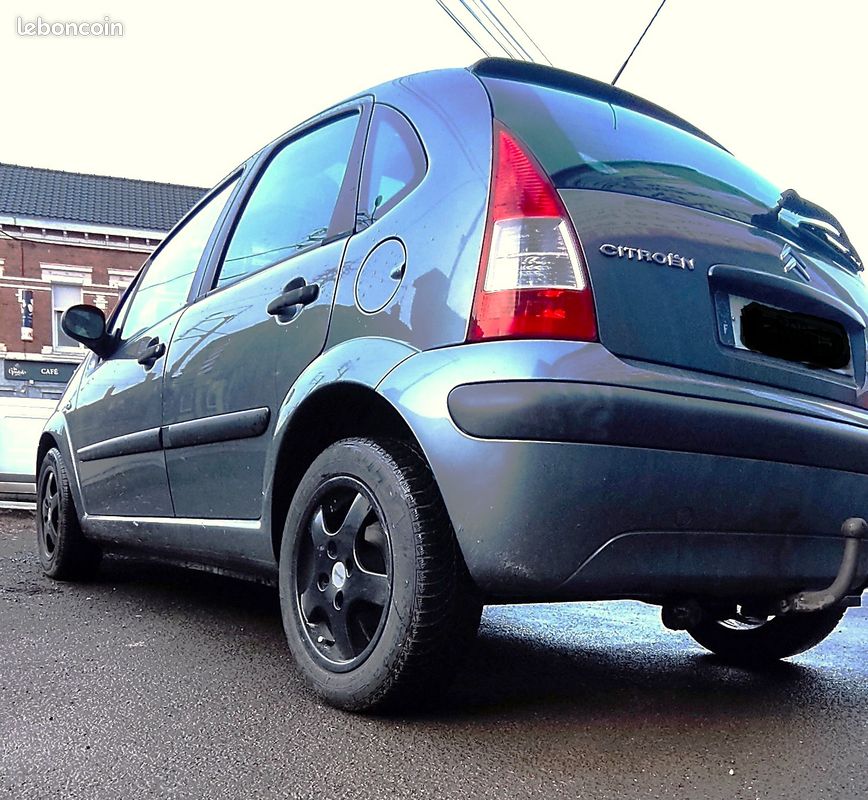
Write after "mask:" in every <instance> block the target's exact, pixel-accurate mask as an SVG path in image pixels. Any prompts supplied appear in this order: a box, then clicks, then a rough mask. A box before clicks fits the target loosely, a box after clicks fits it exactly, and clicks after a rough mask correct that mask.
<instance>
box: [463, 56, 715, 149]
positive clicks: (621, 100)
mask: <svg viewBox="0 0 868 800" xmlns="http://www.w3.org/2000/svg"><path fill="white" fill-rule="evenodd" d="M470 71H471V72H472V73H473V74H474V75H478V76H479V77H486V78H505V79H507V80H513V81H521V82H522V83H535V84H539V85H540V86H548V87H550V88H552V89H563V90H565V91H568V92H575V93H577V94H583V95H586V96H588V97H594V98H596V99H598V100H604V101H605V102H607V103H614V104H615V105H619V106H621V107H622V108H627V109H630V110H631V111H636V112H638V113H639V114H644V115H645V116H648V117H652V118H653V119H657V120H660V122H665V123H667V124H668V125H672V126H674V127H676V128H680V129H681V130H683V131H687V133H691V134H693V135H694V136H698V137H699V138H700V139H704V140H705V141H706V142H710V143H711V144H713V145H714V146H715V147H719V148H720V149H721V150H726V148H725V147H724V146H723V145H722V144H720V142H717V141H715V140H714V139H712V138H711V137H710V136H709V135H708V134H707V133H705V132H704V131H701V130H700V129H699V128H697V127H696V126H695V125H691V124H690V123H689V122H687V120H684V119H682V118H681V117H679V116H678V115H677V114H673V113H672V112H671V111H667V110H666V109H665V108H662V107H661V106H658V105H656V104H655V103H652V102H650V101H648V100H645V99H643V98H641V97H639V96H638V95H635V94H631V93H630V92H625V91H624V90H623V89H618V88H617V87H615V86H612V85H611V84H609V83H603V82H602V81H597V80H594V79H593V78H586V77H585V76H584V75H576V74H575V73H574V72H567V71H566V70H563V69H557V68H555V67H547V66H544V65H543V64H534V63H533V62H530V61H517V60H515V59H511V58H483V59H481V60H479V61H477V62H476V63H475V64H473V66H471V67H470ZM727 152H729V151H728V150H727Z"/></svg>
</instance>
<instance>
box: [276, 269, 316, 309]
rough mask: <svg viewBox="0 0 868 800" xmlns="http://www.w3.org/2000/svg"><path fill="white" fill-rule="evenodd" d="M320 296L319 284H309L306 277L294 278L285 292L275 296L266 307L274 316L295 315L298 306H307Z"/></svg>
mask: <svg viewBox="0 0 868 800" xmlns="http://www.w3.org/2000/svg"><path fill="white" fill-rule="evenodd" d="M317 297H319V285H318V284H316V283H310V284H308V283H307V282H306V281H305V279H304V278H301V277H299V278H293V279H292V280H291V281H290V282H289V283H288V284H286V286H284V287H283V292H282V293H281V294H279V295H278V296H277V297H275V298H274V299H273V300H272V301H271V302H270V303H269V304H268V306H267V308H266V309H265V310H266V312H267V313H268V314H270V315H271V316H272V317H284V318H285V317H287V316H288V317H290V318H292V317H293V316H295V313H296V309H297V307H298V306H306V305H309V304H310V303H312V302H313V301H314V300H316V299H317Z"/></svg>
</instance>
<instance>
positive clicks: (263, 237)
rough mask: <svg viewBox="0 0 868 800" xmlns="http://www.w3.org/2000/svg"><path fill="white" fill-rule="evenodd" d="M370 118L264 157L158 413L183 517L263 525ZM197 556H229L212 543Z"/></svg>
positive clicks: (321, 325)
mask: <svg viewBox="0 0 868 800" xmlns="http://www.w3.org/2000/svg"><path fill="white" fill-rule="evenodd" d="M369 106H370V104H369V102H368V101H359V102H355V103H352V104H349V105H347V106H343V107H340V108H338V109H334V110H332V111H330V112H328V113H327V114H326V115H324V116H322V117H320V118H318V119H316V120H315V121H313V122H312V123H311V124H309V125H306V126H305V127H304V128H303V129H301V130H297V131H294V132H292V133H291V134H290V135H288V136H287V137H285V138H284V139H282V140H280V141H278V142H277V143H276V144H274V145H273V146H271V147H270V148H268V149H267V151H265V152H264V153H263V154H262V155H261V156H260V157H259V159H258V160H257V162H256V165H255V167H254V168H253V170H252V171H251V175H250V177H249V179H248V180H247V181H246V182H245V186H244V187H243V189H242V191H241V193H240V195H239V198H238V200H237V202H236V206H237V207H238V211H237V212H235V213H234V219H233V220H232V221H231V223H227V224H226V225H225V226H224V231H222V232H221V235H220V237H219V239H218V244H217V245H216V246H215V248H214V253H213V256H212V263H211V264H210V267H209V270H208V272H207V274H206V278H205V280H204V285H203V288H202V292H201V297H200V298H199V299H198V300H197V302H195V303H193V304H192V305H191V306H190V307H189V308H188V309H187V310H186V311H185V312H184V314H183V316H182V317H181V320H180V322H179V324H178V328H177V331H176V333H175V336H174V338H173V340H172V344H171V347H170V349H169V356H168V367H167V373H166V374H167V377H166V382H165V387H164V412H163V425H164V428H163V444H164V447H165V448H166V464H167V469H168V474H169V483H170V486H171V491H172V497H173V499H174V505H175V513H176V516H178V517H182V518H192V519H224V520H255V519H257V518H259V517H260V515H261V513H262V498H263V487H264V480H265V476H264V468H265V463H266V456H267V453H268V448H269V445H270V442H271V435H270V434H271V433H272V432H273V429H274V425H275V423H276V409H277V408H278V407H279V405H280V403H281V401H282V400H283V398H284V397H285V395H286V393H287V391H288V390H289V388H290V386H291V385H292V383H293V382H294V381H295V379H296V378H297V377H298V375H299V374H300V373H301V371H302V370H303V369H304V368H305V367H306V366H307V365H308V364H309V363H310V362H311V361H312V360H313V359H314V358H315V357H316V356H317V355H318V354H319V352H320V351H321V350H322V347H323V344H324V342H325V338H326V333H327V331H328V321H329V314H330V310H331V304H332V298H333V296H334V287H335V281H336V279H337V274H338V271H339V269H340V266H341V260H342V257H343V252H344V248H345V244H346V241H347V239H348V237H349V236H350V235H351V233H352V231H353V229H354V225H355V203H356V195H357V190H358V180H359V162H360V160H361V152H362V149H363V144H364V135H365V131H366V126H367V121H368V115H369ZM197 530H198V529H197ZM201 531H202V535H208V532H209V531H211V532H212V533H213V526H212V527H211V528H208V527H203V528H201ZM198 544H199V546H204V547H206V548H207V549H209V550H212V551H213V550H215V549H220V547H221V545H220V544H219V542H218V541H217V538H216V534H215V535H213V536H212V537H211V540H209V542H208V543H207V544H206V543H204V542H200V543H198ZM230 544H231V546H233V547H235V546H237V543H236V544H232V543H230ZM227 546H229V545H227Z"/></svg>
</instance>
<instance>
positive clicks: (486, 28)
mask: <svg viewBox="0 0 868 800" xmlns="http://www.w3.org/2000/svg"><path fill="white" fill-rule="evenodd" d="M458 2H460V3H461V5H462V6H464V10H465V11H466V12H467V13H468V14H470V16H471V17H473V19H474V20H476V23H477V24H478V25H479V27H480V28H482V30H483V31H485V33H486V34H487V35H488V37H489V38H490V39H491V40H492V41H493V42H494V43H495V44H496V45H497V46H498V47H499V48H500V49H501V50H503V52H504V53H505V54H506V57H507V58H512V59H515V58H516V56H517V55H518V54H517V53H516V52H514V51H510V49H509V48H508V47H507V46H506V45H504V43H503V42H502V41H501V40H500V39H499V38H498V37H497V36H496V35H495V34H494V33H492V31H491V27H490V25H489V24H488V22H487V21H485V20H483V19H481V18H480V16H479V13H482V9H481V8H480V7H479V4H478V3H477V2H476V0H473V4H474V5H475V6H476V8H477V9H478V10H479V13H477V11H474V9H473V8H472V7H471V5H470V3H469V2H468V0H458Z"/></svg>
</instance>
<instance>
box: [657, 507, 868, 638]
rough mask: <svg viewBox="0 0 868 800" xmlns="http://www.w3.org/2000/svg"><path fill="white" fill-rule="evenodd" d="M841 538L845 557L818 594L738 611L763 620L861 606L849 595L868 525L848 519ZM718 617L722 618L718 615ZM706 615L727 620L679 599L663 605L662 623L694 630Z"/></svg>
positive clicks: (694, 602) (798, 595) (794, 596)
mask: <svg viewBox="0 0 868 800" xmlns="http://www.w3.org/2000/svg"><path fill="white" fill-rule="evenodd" d="M841 536H842V537H843V539H844V555H843V557H842V559H841V565H840V566H839V567H838V575H837V577H836V578H835V580H834V581H833V582H832V584H831V586H829V587H828V588H827V589H821V590H820V591H803V592H797V593H796V594H792V595H790V596H789V597H786V598H784V599H783V600H779V601H774V600H773V601H770V602H762V601H757V602H755V603H754V604H753V605H751V606H743V607H741V612H742V613H743V614H744V615H745V616H747V617H754V618H756V619H758V620H760V619H762V620H765V619H767V618H768V617H774V616H779V615H781V614H809V613H812V612H816V611H823V610H825V609H827V608H831V607H832V606H840V605H845V606H857V607H858V606H860V605H861V597H860V596H855V595H852V594H851V592H852V591H853V585H854V583H855V581H856V577H857V576H856V572H857V570H858V569H859V554H860V552H861V548H862V543H863V540H868V522H866V521H865V520H864V519H861V518H860V517H850V519H848V520H845V521H844V524H843V525H842V526H841ZM722 608H725V606H724V607H722ZM720 614H722V616H718V615H720ZM707 616H710V617H711V618H712V619H725V618H726V614H724V613H723V612H722V610H721V608H718V609H715V608H714V607H709V606H706V605H703V604H702V603H701V602H700V601H699V600H697V599H695V598H681V599H680V600H673V601H670V602H668V603H664V604H663V624H664V625H665V626H666V627H667V628H669V629H670V630H673V631H684V630H690V629H691V628H695V627H696V626H698V625H699V624H700V623H701V622H702V620H703V619H705V618H706V617H707Z"/></svg>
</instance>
